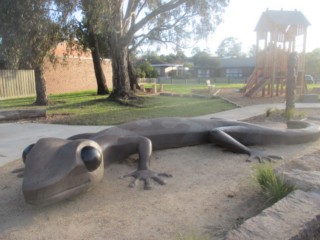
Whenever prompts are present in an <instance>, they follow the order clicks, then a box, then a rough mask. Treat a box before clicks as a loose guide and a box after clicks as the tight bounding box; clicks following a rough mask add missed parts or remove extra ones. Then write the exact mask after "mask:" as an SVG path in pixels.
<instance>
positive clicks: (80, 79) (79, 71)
mask: <svg viewBox="0 0 320 240" xmlns="http://www.w3.org/2000/svg"><path fill="white" fill-rule="evenodd" d="M54 52H55V56H57V57H58V60H59V62H60V63H57V64H55V65H52V64H51V63H50V62H49V61H47V62H46V63H45V66H44V77H45V79H46V87H47V94H53V93H67V92H77V91H84V90H96V89H97V83H96V77H95V74H94V68H93V62H92V58H91V52H90V51H89V50H88V51H79V50H78V49H77V45H76V44H75V45H74V46H73V47H70V46H68V44H67V43H66V42H61V43H59V44H58V45H57V46H56V48H55V50H54ZM64 56H68V57H67V58H65V57H64ZM102 68H103V72H104V75H105V77H106V82H107V86H108V88H112V66H111V60H109V59H105V60H104V61H103V64H102Z"/></svg>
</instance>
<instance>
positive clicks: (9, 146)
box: [0, 103, 320, 166]
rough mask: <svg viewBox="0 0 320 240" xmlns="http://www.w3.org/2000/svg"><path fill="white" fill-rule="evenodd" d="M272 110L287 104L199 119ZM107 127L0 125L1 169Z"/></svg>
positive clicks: (317, 105) (314, 105) (237, 116)
mask: <svg viewBox="0 0 320 240" xmlns="http://www.w3.org/2000/svg"><path fill="white" fill-rule="evenodd" d="M270 108H277V109H283V108H285V104H283V103H282V104H263V105H253V106H247V107H242V108H235V109H232V110H229V111H224V112H219V113H214V114H209V115H204V116H199V117H196V118H225V119H229V120H244V119H247V118H250V117H254V116H257V115H261V114H265V113H266V111H267V110H268V109H270ZM296 108H320V103H296ZM106 127H107V126H74V125H72V126H70V125H59V124H38V123H19V122H17V123H2V124H0V166H2V165H4V164H5V163H8V162H10V161H13V160H16V159H18V158H20V157H21V153H22V151H23V149H24V148H25V147H26V146H28V145H29V144H31V143H34V142H36V141H37V140H38V139H39V138H44V137H58V138H67V137H69V136H72V135H75V134H79V133H85V132H97V131H100V130H102V129H104V128H106Z"/></svg>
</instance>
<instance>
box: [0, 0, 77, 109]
mask: <svg viewBox="0 0 320 240" xmlns="http://www.w3.org/2000/svg"><path fill="white" fill-rule="evenodd" d="M75 5H76V1H72V0H56V1H53V0H1V1H0V22H1V24H0V37H1V38H2V44H1V49H0V50H1V52H2V53H3V55H4V58H5V62H6V65H7V67H8V68H13V69H18V68H33V69H35V79H36V93H37V99H36V102H35V104H38V105H46V104H47V103H48V100H47V94H46V87H45V79H44V75H43V64H44V60H45V57H47V56H49V55H51V59H52V56H53V50H54V47H55V46H56V44H57V43H58V42H60V41H62V40H64V39H66V35H67V34H69V33H70V32H69V31H68V27H67V26H68V24H69V23H70V18H69V14H70V13H71V12H72V10H73V9H74V7H75Z"/></svg>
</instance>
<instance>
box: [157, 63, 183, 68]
mask: <svg viewBox="0 0 320 240" xmlns="http://www.w3.org/2000/svg"><path fill="white" fill-rule="evenodd" d="M151 65H152V66H153V67H182V66H183V64H173V63H159V64H151Z"/></svg>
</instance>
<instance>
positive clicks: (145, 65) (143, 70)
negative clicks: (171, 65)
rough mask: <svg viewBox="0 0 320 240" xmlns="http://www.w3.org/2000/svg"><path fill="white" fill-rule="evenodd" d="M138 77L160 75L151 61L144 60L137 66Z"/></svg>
mask: <svg viewBox="0 0 320 240" xmlns="http://www.w3.org/2000/svg"><path fill="white" fill-rule="evenodd" d="M136 74H137V77H140V78H145V77H147V78H156V77H158V76H159V73H158V72H157V70H156V69H154V68H153V66H152V65H151V63H150V62H149V61H147V60H143V61H141V62H140V64H138V65H137V67H136Z"/></svg>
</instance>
